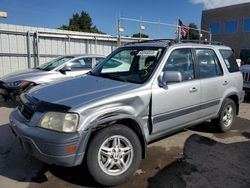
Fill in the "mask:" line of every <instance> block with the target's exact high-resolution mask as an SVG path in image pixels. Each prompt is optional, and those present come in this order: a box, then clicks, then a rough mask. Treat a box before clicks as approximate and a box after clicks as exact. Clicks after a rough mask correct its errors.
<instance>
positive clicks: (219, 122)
mask: <svg viewBox="0 0 250 188" xmlns="http://www.w3.org/2000/svg"><path fill="white" fill-rule="evenodd" d="M235 117H236V105H235V103H234V101H233V100H232V99H229V98H227V99H225V101H224V102H223V104H222V108H221V111H220V114H219V117H218V118H216V119H212V124H213V125H215V126H216V128H217V129H218V130H219V131H220V132H227V131H229V130H230V129H231V128H232V127H233V125H234V121H235Z"/></svg>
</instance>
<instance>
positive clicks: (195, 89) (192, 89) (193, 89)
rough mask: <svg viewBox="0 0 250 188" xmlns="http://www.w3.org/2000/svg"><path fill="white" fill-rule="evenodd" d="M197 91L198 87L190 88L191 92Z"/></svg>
mask: <svg viewBox="0 0 250 188" xmlns="http://www.w3.org/2000/svg"><path fill="white" fill-rule="evenodd" d="M196 91H198V89H197V88H196V87H192V88H190V89H189V92H190V93H194V92H196Z"/></svg>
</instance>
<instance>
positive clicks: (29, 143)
mask: <svg viewBox="0 0 250 188" xmlns="http://www.w3.org/2000/svg"><path fill="white" fill-rule="evenodd" d="M10 124H11V129H12V131H13V133H14V134H15V135H16V136H17V137H18V139H19V140H20V142H21V145H22V146H23V148H24V150H25V151H26V152H27V153H28V154H31V155H33V156H34V157H35V158H37V159H39V160H40V161H43V162H45V163H48V164H56V165H60V166H68V167H69V166H76V165H79V164H81V162H82V160H83V157H84V153H85V149H86V146H87V141H88V138H89V135H90V132H89V131H88V132H87V131H85V132H82V133H60V132H56V131H51V130H46V129H42V128H39V127H33V126H28V125H26V124H25V120H23V118H21V116H20V115H19V113H18V111H17V110H16V111H14V112H12V113H11V115H10ZM69 146H76V148H77V149H76V151H75V152H74V153H71V154H69V153H68V150H67V148H68V147H69Z"/></svg>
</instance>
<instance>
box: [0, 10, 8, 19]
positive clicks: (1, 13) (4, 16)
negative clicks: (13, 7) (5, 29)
mask: <svg viewBox="0 0 250 188" xmlns="http://www.w3.org/2000/svg"><path fill="white" fill-rule="evenodd" d="M7 17H8V14H7V12H2V11H0V18H7Z"/></svg>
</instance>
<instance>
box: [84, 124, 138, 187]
mask: <svg viewBox="0 0 250 188" xmlns="http://www.w3.org/2000/svg"><path fill="white" fill-rule="evenodd" d="M88 148H89V149H88V151H87V166H88V170H89V172H90V174H91V176H92V177H93V178H94V180H95V181H96V182H97V183H99V184H101V185H105V186H113V185H117V184H120V183H121V182H123V181H125V180H126V179H128V177H129V176H131V175H132V174H133V173H134V172H135V170H136V169H137V168H138V167H139V165H140V162H141V156H142V151H141V144H140V141H139V139H138V137H137V135H136V134H135V133H134V131H132V130H131V129H130V128H128V127H126V126H124V125H120V124H114V125H112V126H110V127H107V128H104V129H102V130H100V131H99V132H97V133H96V134H95V136H94V137H93V139H92V140H91V142H90V145H89V147H88Z"/></svg>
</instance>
